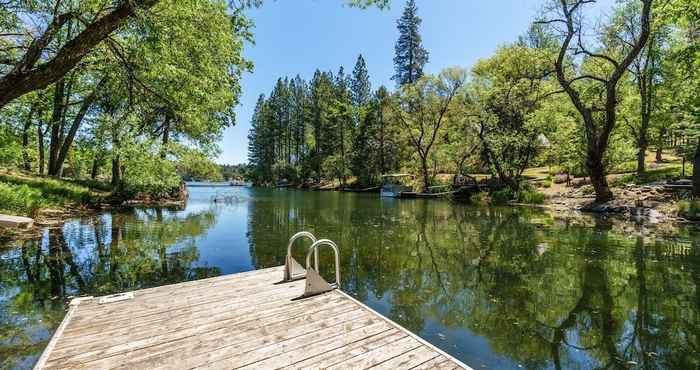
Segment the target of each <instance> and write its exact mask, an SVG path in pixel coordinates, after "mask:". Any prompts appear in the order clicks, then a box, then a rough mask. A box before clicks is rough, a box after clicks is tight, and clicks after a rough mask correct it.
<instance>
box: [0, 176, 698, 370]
mask: <svg viewBox="0 0 700 370" xmlns="http://www.w3.org/2000/svg"><path fill="white" fill-rule="evenodd" d="M216 194H219V195H221V194H226V195H227V196H228V200H229V202H227V203H226V204H221V203H218V204H215V203H213V202H211V199H212V197H213V196H214V195H216ZM587 222H588V224H589V225H588V226H586V227H584V226H577V225H576V224H575V223H572V222H569V221H565V220H557V219H554V218H553V217H552V216H551V215H549V214H547V213H544V212H542V211H536V210H531V209H520V208H483V207H482V208H479V207H470V206H465V205H458V204H457V205H456V204H451V203H448V202H441V201H422V200H415V201H414V200H393V199H380V198H379V197H378V195H376V194H342V193H334V192H302V191H293V190H268V189H246V188H230V189H229V188H193V189H191V197H190V200H189V202H188V204H187V207H186V208H185V209H184V210H165V209H134V210H130V211H125V212H118V213H105V214H103V215H99V216H95V217H89V218H82V219H77V220H74V221H71V222H68V223H67V224H66V225H65V226H63V227H62V228H55V229H50V230H46V231H45V232H44V234H43V237H42V238H40V239H37V240H29V241H21V242H20V241H17V242H12V243H10V244H8V245H5V246H3V247H2V249H0V367H1V368H30V367H31V366H32V365H33V364H34V362H35V361H36V360H37V359H38V357H39V355H40V354H41V351H42V350H43V348H44V346H45V345H46V344H47V342H48V340H49V338H50V336H51V334H52V333H53V331H54V330H55V328H56V327H57V326H58V325H59V323H60V321H61V319H62V318H63V315H64V312H65V309H64V308H65V303H66V302H67V301H68V298H69V297H70V296H76V295H104V294H110V293H114V292H120V291H128V290H134V289H139V288H145V287H150V286H156V285H163V284H169V283H176V282H180V281H184V280H192V279H200V278H205V277H210V276H216V275H220V274H230V273H236V272H241V271H248V270H253V269H261V268H266V267H272V266H278V265H281V264H283V260H284V254H285V246H286V241H287V239H288V238H289V236H290V235H292V234H294V233H295V232H297V231H300V230H310V231H312V232H313V233H314V234H316V235H317V236H319V237H327V238H330V239H333V240H335V241H336V242H337V243H338V244H339V246H340V249H341V265H342V266H341V271H342V278H343V279H342V280H343V282H342V285H343V289H344V290H345V291H347V292H349V293H350V294H352V295H353V296H355V297H357V298H358V299H360V300H361V301H363V302H365V303H367V304H368V305H369V306H371V307H372V308H374V309H376V310H377V311H379V312H381V313H382V314H384V315H386V316H388V317H389V318H391V319H392V320H394V321H396V322H398V323H400V324H402V325H404V326H405V327H406V328H408V329H410V330H412V331H413V332H415V333H417V334H419V335H421V336H422V337H423V338H425V339H427V340H428V341H430V342H431V343H433V344H435V345H437V346H438V347H440V348H442V349H443V350H445V351H447V352H448V353H450V354H452V355H453V356H455V357H457V358H459V359H460V360H462V361H463V362H465V363H466V364H468V365H470V366H471V367H473V368H475V369H509V368H510V369H523V368H524V369H557V368H566V369H593V368H600V369H603V368H606V369H607V368H610V369H615V368H643V369H658V368H668V369H697V368H698V367H699V366H700V234H698V233H696V232H695V231H694V230H691V229H682V230H680V231H679V232H678V233H677V235H674V236H673V237H666V238H659V237H655V238H652V237H649V236H646V237H644V236H642V233H636V232H629V231H628V232H621V231H615V230H616V228H613V227H611V225H610V224H608V223H607V222H605V221H604V220H600V219H588V220H587ZM298 249H299V250H301V249H302V248H298ZM322 257H323V260H324V261H330V256H329V255H323V256H322ZM297 259H298V260H302V259H303V257H302V256H297ZM324 265H326V266H328V267H331V266H330V265H331V264H330V262H329V263H325V264H324ZM322 272H323V273H324V274H326V275H330V273H331V271H330V268H328V271H322Z"/></svg>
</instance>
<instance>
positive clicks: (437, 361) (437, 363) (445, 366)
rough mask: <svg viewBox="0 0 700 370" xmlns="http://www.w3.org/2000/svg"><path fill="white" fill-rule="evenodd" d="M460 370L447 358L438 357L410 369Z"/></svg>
mask: <svg viewBox="0 0 700 370" xmlns="http://www.w3.org/2000/svg"><path fill="white" fill-rule="evenodd" d="M460 368H461V367H460V366H457V365H456V364H455V363H454V362H452V361H451V360H449V359H448V358H447V357H445V356H438V357H436V358H434V359H432V360H430V361H428V362H424V363H422V364H420V365H418V366H416V367H412V368H411V370H454V369H460Z"/></svg>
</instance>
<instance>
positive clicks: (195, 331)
mask: <svg viewBox="0 0 700 370" xmlns="http://www.w3.org/2000/svg"><path fill="white" fill-rule="evenodd" d="M353 309H354V310H357V308H356V307H352V306H348V305H347V304H345V305H342V304H338V305H335V304H334V305H330V304H329V305H326V304H320V305H319V308H318V310H317V311H314V312H311V313H307V312H304V311H303V310H300V311H298V312H297V311H295V312H293V314H292V315H290V316H287V315H277V316H276V317H274V318H273V319H270V320H266V318H256V319H254V320H250V321H248V322H247V323H245V324H239V323H238V322H236V321H229V322H225V323H221V322H214V323H211V324H209V325H206V326H198V327H192V326H188V327H187V328H185V329H184V330H178V331H174V332H171V333H165V334H163V335H157V336H152V337H147V338H143V339H140V340H130V341H128V342H123V341H115V342H109V343H105V344H104V345H100V346H98V347H97V349H96V350H92V351H83V350H82V347H81V346H77V347H73V348H70V349H69V350H68V352H69V353H67V354H66V353H61V352H58V353H57V354H56V356H57V363H56V365H62V366H75V365H77V364H82V363H89V362H91V361H97V360H100V359H104V358H119V359H120V360H119V361H120V363H121V362H122V361H124V360H126V359H127V357H128V360H133V359H137V358H140V357H139V356H141V355H142V354H143V355H146V356H147V357H148V356H153V355H156V354H158V353H159V352H158V349H160V350H162V351H165V352H169V351H172V350H173V349H177V348H182V349H185V348H187V347H188V346H189V345H196V344H197V342H198V341H199V339H198V338H206V342H208V343H210V344H211V345H213V346H216V345H218V344H220V343H223V342H225V341H230V340H233V339H237V338H239V337H242V336H244V335H245V334H246V333H247V332H248V331H256V330H261V326H262V329H263V330H264V329H265V328H277V327H278V326H286V325H293V324H300V323H303V322H304V321H306V320H313V319H318V317H319V316H321V315H322V314H325V312H323V311H327V313H329V314H337V313H338V312H343V311H348V310H353ZM212 342H215V343H212ZM213 348H216V347H213ZM61 355H63V356H62V357H58V356H61ZM122 357H124V358H122ZM111 361H112V360H110V362H111ZM49 365H51V366H55V365H54V364H53V363H49ZM100 367H102V366H100Z"/></svg>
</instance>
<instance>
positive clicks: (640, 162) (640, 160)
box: [637, 145, 647, 175]
mask: <svg viewBox="0 0 700 370" xmlns="http://www.w3.org/2000/svg"><path fill="white" fill-rule="evenodd" d="M646 152H647V148H646V145H644V146H640V147H639V148H638V149H637V175H642V174H644V171H646V168H645V167H646V166H645V163H644V161H645V159H646V158H645V157H646Z"/></svg>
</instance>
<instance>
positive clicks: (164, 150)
mask: <svg viewBox="0 0 700 370" xmlns="http://www.w3.org/2000/svg"><path fill="white" fill-rule="evenodd" d="M168 143H170V115H168V116H166V117H165V122H163V141H162V144H161V146H160V159H165V157H166V156H167V155H168Z"/></svg>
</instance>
